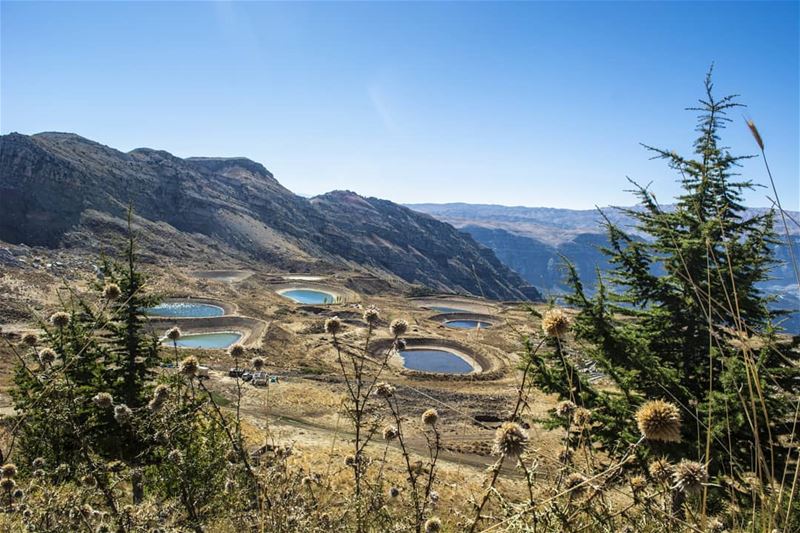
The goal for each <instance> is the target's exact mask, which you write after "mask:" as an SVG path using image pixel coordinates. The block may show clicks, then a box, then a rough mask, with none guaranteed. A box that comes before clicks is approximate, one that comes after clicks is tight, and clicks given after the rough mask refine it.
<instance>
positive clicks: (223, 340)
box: [162, 332, 242, 350]
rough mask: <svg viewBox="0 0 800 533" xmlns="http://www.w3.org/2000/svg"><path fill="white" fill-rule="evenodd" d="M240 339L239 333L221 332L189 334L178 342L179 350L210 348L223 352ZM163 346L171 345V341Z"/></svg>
mask: <svg viewBox="0 0 800 533" xmlns="http://www.w3.org/2000/svg"><path fill="white" fill-rule="evenodd" d="M241 338H242V334H241V333H233V332H222V333H190V334H188V335H183V336H182V337H181V338H180V340H178V343H177V344H178V347H180V348H210V349H219V350H223V349H225V348H227V347H229V346H230V345H232V344H234V343H235V342H236V341H238V340H239V339H241ZM162 343H163V344H166V345H169V346H171V345H172V341H170V340H168V339H165V340H163V341H162Z"/></svg>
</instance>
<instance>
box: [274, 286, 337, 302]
mask: <svg viewBox="0 0 800 533" xmlns="http://www.w3.org/2000/svg"><path fill="white" fill-rule="evenodd" d="M280 294H281V296H285V297H287V298H289V299H290V300H293V301H295V302H297V303H299V304H332V303H334V302H335V301H336V298H334V297H333V295H332V294H328V293H327V292H322V291H315V290H312V289H292V290H290V291H284V292H281V293H280Z"/></svg>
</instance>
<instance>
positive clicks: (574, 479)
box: [564, 472, 589, 496]
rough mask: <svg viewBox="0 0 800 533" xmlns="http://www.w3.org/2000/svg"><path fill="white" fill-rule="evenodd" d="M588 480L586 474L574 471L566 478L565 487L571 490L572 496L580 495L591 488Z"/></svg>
mask: <svg viewBox="0 0 800 533" xmlns="http://www.w3.org/2000/svg"><path fill="white" fill-rule="evenodd" d="M587 481H588V479H587V478H586V476H584V475H583V474H581V473H580V472H573V473H571V474H570V475H568V476H567V477H566V479H565V480H564V489H565V490H568V491H569V493H570V496H573V495H574V496H580V495H581V494H583V493H584V492H586V489H588V488H589V483H587Z"/></svg>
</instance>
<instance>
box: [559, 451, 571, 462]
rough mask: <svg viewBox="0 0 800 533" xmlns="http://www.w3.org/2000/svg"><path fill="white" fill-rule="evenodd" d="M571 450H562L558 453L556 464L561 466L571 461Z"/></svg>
mask: <svg viewBox="0 0 800 533" xmlns="http://www.w3.org/2000/svg"><path fill="white" fill-rule="evenodd" d="M573 453H574V452H573V451H572V448H564V449H563V450H561V451H560V452H559V453H558V462H559V463H562V464H567V463H569V462H570V461H572V454H573Z"/></svg>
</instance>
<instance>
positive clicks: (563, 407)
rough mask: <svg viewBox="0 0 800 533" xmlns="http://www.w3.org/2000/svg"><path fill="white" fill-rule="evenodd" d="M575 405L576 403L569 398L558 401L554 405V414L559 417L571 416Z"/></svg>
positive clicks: (575, 407)
mask: <svg viewBox="0 0 800 533" xmlns="http://www.w3.org/2000/svg"><path fill="white" fill-rule="evenodd" d="M577 407H578V406H577V405H575V404H574V403H573V402H571V401H569V400H564V401H562V402H558V405H556V416H558V417H561V418H569V417H571V416H572V413H574V412H575V409H577Z"/></svg>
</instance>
